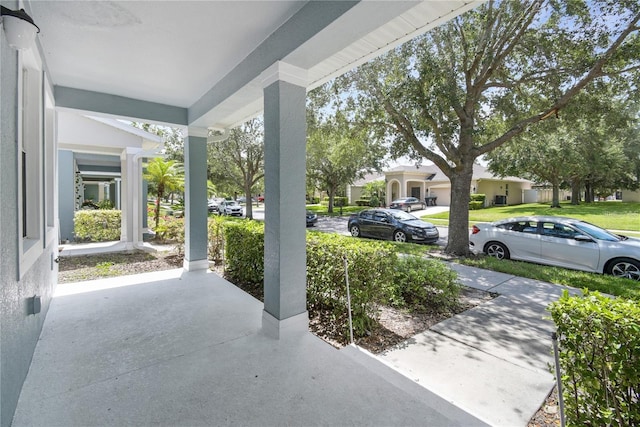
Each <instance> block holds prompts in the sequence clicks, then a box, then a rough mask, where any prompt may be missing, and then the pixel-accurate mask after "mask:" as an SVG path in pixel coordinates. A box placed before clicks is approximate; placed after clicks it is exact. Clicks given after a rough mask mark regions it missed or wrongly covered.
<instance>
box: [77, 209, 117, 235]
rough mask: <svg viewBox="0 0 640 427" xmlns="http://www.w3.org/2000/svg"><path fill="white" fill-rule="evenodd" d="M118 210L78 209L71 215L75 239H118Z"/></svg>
mask: <svg viewBox="0 0 640 427" xmlns="http://www.w3.org/2000/svg"><path fill="white" fill-rule="evenodd" d="M120 221H121V216H120V210H115V209H98V210H80V211H77V212H76V213H75V215H74V217H73V230H74V233H75V240H76V241H78V242H109V241H114V240H120Z"/></svg>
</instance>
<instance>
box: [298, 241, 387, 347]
mask: <svg viewBox="0 0 640 427" xmlns="http://www.w3.org/2000/svg"><path fill="white" fill-rule="evenodd" d="M345 257H346V259H347V264H348V269H349V289H350V295H351V309H352V320H353V333H354V336H355V337H363V336H366V335H367V333H368V332H369V331H371V330H372V327H373V325H374V324H375V322H376V319H377V310H376V308H377V306H378V305H379V304H389V302H390V301H391V299H392V297H393V295H394V292H393V280H392V278H393V271H394V268H395V265H396V263H397V257H396V255H395V251H394V248H393V246H392V245H391V244H389V243H386V242H367V241H361V240H356V239H354V238H352V237H346V236H336V235H334V234H320V233H314V234H311V235H309V236H308V237H307V309H308V310H309V312H316V311H318V312H321V311H329V312H330V313H331V317H332V318H333V319H335V320H336V323H337V324H340V325H342V328H341V331H340V332H341V335H342V336H343V337H344V338H345V341H346V338H347V337H348V336H349V324H348V309H347V288H346V276H345V268H344V258H345ZM372 266H375V268H372Z"/></svg>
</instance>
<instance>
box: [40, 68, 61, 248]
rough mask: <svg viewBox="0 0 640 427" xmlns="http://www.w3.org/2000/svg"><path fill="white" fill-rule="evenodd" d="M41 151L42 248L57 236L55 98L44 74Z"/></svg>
mask: <svg viewBox="0 0 640 427" xmlns="http://www.w3.org/2000/svg"><path fill="white" fill-rule="evenodd" d="M42 83H43V91H42V93H43V95H44V101H43V108H44V111H43V113H42V115H43V137H42V140H43V143H44V148H43V153H44V175H43V177H42V180H43V188H44V192H43V210H44V213H43V215H44V218H45V221H44V226H45V230H44V232H45V244H44V248H46V247H47V246H49V245H50V244H52V243H53V242H54V241H55V240H56V239H57V238H58V233H57V229H58V228H57V224H58V191H57V186H56V183H57V182H58V142H57V136H56V112H55V100H54V99H55V98H54V97H53V90H52V88H51V85H50V84H49V79H48V78H47V76H46V75H45V76H44V78H43V82H42Z"/></svg>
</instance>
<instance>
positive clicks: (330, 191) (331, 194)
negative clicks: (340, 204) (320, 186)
mask: <svg viewBox="0 0 640 427" xmlns="http://www.w3.org/2000/svg"><path fill="white" fill-rule="evenodd" d="M327 195H328V196H329V206H327V212H328V213H333V198H334V197H335V195H336V190H335V188H329V189H327Z"/></svg>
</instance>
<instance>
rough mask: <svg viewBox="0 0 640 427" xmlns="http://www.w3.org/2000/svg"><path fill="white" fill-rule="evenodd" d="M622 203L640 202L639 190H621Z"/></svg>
mask: <svg viewBox="0 0 640 427" xmlns="http://www.w3.org/2000/svg"><path fill="white" fill-rule="evenodd" d="M622 201H623V202H640V190H638V191H629V190H622Z"/></svg>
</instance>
